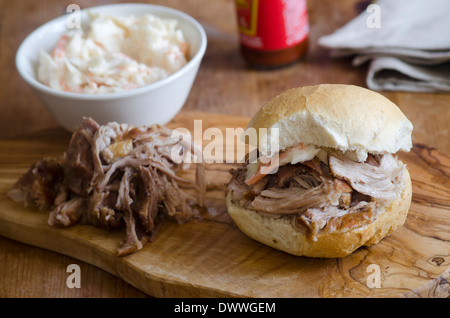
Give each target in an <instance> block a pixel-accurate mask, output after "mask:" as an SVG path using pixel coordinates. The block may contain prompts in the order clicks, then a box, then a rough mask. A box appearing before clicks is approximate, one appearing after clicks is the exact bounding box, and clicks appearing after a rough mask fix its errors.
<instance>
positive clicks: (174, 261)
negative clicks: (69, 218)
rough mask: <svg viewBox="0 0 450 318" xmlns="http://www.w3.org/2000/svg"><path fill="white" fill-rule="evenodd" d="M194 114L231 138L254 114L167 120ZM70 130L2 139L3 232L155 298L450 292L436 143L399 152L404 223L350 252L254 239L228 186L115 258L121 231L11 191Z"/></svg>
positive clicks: (447, 187) (218, 179) (448, 213)
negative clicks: (330, 253)
mask: <svg viewBox="0 0 450 318" xmlns="http://www.w3.org/2000/svg"><path fill="white" fill-rule="evenodd" d="M196 119H197V120H200V119H201V120H202V128H203V130H205V129H206V128H209V127H217V128H219V129H221V131H222V132H223V135H224V136H226V133H225V128H227V127H229V128H233V127H243V128H245V127H246V125H247V122H248V119H247V118H242V117H231V116H223V115H213V114H205V113H191V112H189V113H187V112H182V113H180V114H179V115H178V116H177V117H176V118H175V119H174V120H173V121H172V123H170V125H169V126H170V127H171V128H177V127H184V128H187V129H190V130H192V128H193V127H194V120H196ZM69 138H70V134H69V133H67V132H65V131H63V130H59V129H58V130H52V131H45V132H42V133H39V134H34V135H32V136H25V137H22V138H15V139H9V140H0V235H2V236H5V237H7V238H11V239H14V240H17V241H20V242H23V243H26V244H30V245H33V246H38V247H41V248H45V249H48V250H51V251H55V252H58V253H62V254H65V255H68V256H71V257H74V258H76V259H79V260H81V261H84V262H87V263H90V264H92V265H94V266H97V267H99V268H101V269H103V270H105V271H107V272H109V273H112V274H114V275H116V276H118V277H120V278H122V279H123V280H125V281H127V282H128V283H130V284H131V285H133V286H135V287H137V288H138V289H140V290H142V291H144V292H145V293H148V294H150V295H152V296H155V297H448V296H449V295H450V287H449V282H450V156H448V155H445V154H443V153H441V152H439V151H438V150H435V149H431V148H428V147H427V146H424V145H415V146H414V148H413V150H412V151H411V152H410V153H402V154H401V155H400V157H401V159H402V160H403V161H404V162H405V163H407V166H408V169H409V171H410V174H411V178H412V185H413V199H412V201H413V202H412V205H411V209H410V212H409V215H408V218H407V220H406V223H405V225H404V226H403V227H402V228H400V229H399V230H397V231H396V232H394V233H393V234H392V235H391V236H390V237H388V238H385V239H384V240H382V241H381V242H380V243H379V244H377V245H375V246H372V247H368V248H360V249H359V250H357V251H356V252H355V253H353V254H352V255H350V256H348V257H345V258H342V259H312V258H305V257H295V256H292V255H289V254H286V253H284V252H280V251H277V250H274V249H272V248H270V247H267V246H264V245H262V244H260V243H258V242H255V241H253V240H252V239H250V238H248V237H246V236H245V235H244V234H243V233H242V232H240V230H239V229H238V228H237V227H236V226H235V225H234V224H233V222H232V220H231V219H230V218H229V216H228V215H227V213H226V208H225V203H224V199H223V193H222V192H221V191H220V189H218V191H210V192H209V193H208V198H209V199H208V202H209V204H210V205H212V206H213V207H214V208H213V209H211V211H212V212H211V213H210V215H209V217H207V218H206V219H205V220H203V221H197V222H192V223H189V224H183V225H178V224H175V223H172V222H165V223H164V224H163V225H162V226H161V228H160V230H159V232H158V235H157V237H156V239H155V241H154V242H152V243H149V244H147V245H146V246H145V247H144V249H142V250H141V251H139V252H137V253H135V254H132V255H129V256H125V257H117V256H116V253H115V250H116V248H117V246H118V244H119V242H120V241H121V240H122V238H123V235H124V232H123V231H121V230H119V231H111V232H108V231H106V230H103V229H99V228H95V227H93V226H87V225H75V226H73V227H70V228H65V229H61V228H54V227H50V226H49V225H47V217H48V212H45V211H37V210H36V209H34V208H32V207H29V208H25V207H23V206H22V205H21V204H17V203H15V202H12V201H10V200H9V199H8V198H7V197H6V193H7V192H8V190H9V189H10V188H11V187H12V185H13V184H14V182H15V181H16V180H17V179H18V178H19V177H20V175H21V174H22V173H24V172H25V171H26V170H27V169H28V167H29V165H30V164H31V163H32V162H34V161H36V160H39V159H42V158H43V157H49V156H60V155H61V154H62V153H63V152H64V150H65V149H66V147H67V145H68V141H69ZM224 138H225V137H224ZM226 140H227V146H228V145H230V143H229V141H230V140H229V138H227V139H226ZM208 143H210V141H204V142H203V146H205V144H208ZM229 147H231V146H229ZM229 149H231V148H228V150H229ZM225 151H227V148H225ZM232 167H233V165H232V164H211V165H208V167H207V174H208V175H207V176H208V177H207V178H208V180H209V182H214V183H216V184H219V185H220V184H225V183H226V182H227V181H228V179H229V174H228V170H229V169H230V168H232ZM188 174H189V172H188ZM377 278H379V281H377ZM377 282H379V284H377Z"/></svg>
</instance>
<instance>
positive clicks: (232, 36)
mask: <svg viewBox="0 0 450 318" xmlns="http://www.w3.org/2000/svg"><path fill="white" fill-rule="evenodd" d="M117 2H144V3H155V4H161V5H165V6H169V7H173V8H175V9H179V10H182V11H184V12H186V13H188V14H190V15H191V16H193V17H194V18H195V19H197V20H198V21H199V22H200V23H201V24H202V25H203V27H204V28H205V30H206V33H207V36H208V48H207V51H206V54H205V57H204V59H203V62H202V64H201V67H200V70H199V72H198V75H197V78H196V80H195V83H194V85H193V87H192V91H191V94H190V95H189V97H188V99H187V101H186V104H185V106H184V110H189V111H203V112H208V113H214V114H224V115H232V116H247V117H248V116H251V115H253V114H254V113H255V112H256V111H257V109H258V108H259V107H260V106H261V105H262V104H263V103H264V102H265V101H267V100H268V99H269V98H271V97H273V96H275V95H276V94H278V93H280V92H282V91H284V90H286V89H288V88H291V87H295V86H302V85H313V84H319V83H344V84H355V85H360V86H363V87H365V86H366V84H365V76H366V70H367V65H364V66H361V67H356V68H355V67H353V66H352V65H351V59H332V58H331V57H330V52H329V51H327V50H325V49H323V48H321V47H319V46H318V45H317V40H318V39H319V37H321V36H323V35H326V34H329V33H331V32H333V31H334V30H336V29H337V28H339V27H341V26H343V25H344V24H345V23H347V22H348V21H350V20H351V19H352V18H353V17H355V16H356V15H357V14H359V13H360V12H361V11H362V10H364V5H367V3H368V1H364V0H339V1H333V0H311V1H308V13H309V19H310V27H311V31H310V41H309V43H310V46H309V49H308V52H307V54H306V56H305V57H304V59H302V60H301V61H299V62H298V63H295V64H293V65H291V66H290V67H287V68H283V69H278V70H273V71H266V72H261V71H255V70H252V69H250V68H248V67H247V66H246V64H245V63H244V61H243V60H242V58H241V56H240V54H239V44H238V37H237V27H236V18H235V14H234V5H233V1H232V0H214V1H211V0H150V1H139V0H130V1H120V0H89V1H88V0H76V1H73V0H71V1H61V0H39V1H35V0H20V1H12V0H0V69H1V72H0V101H1V104H0V139H2V141H4V140H5V138H9V137H15V136H23V137H24V138H23V139H22V142H23V145H22V146H27V147H29V148H28V149H29V151H28V155H29V156H30V157H29V159H30V160H36V159H40V156H41V155H42V154H44V153H48V154H49V155H51V154H54V153H58V152H59V151H63V150H64V149H63V148H64V147H65V145H63V142H61V141H64V140H68V138H69V135H68V133H66V132H64V131H62V130H61V129H60V128H59V125H58V123H57V122H56V121H55V119H54V118H53V117H52V116H51V114H50V113H49V112H48V111H47V110H46V108H45V107H44V105H43V104H42V103H41V102H40V101H39V100H38V98H37V97H36V96H35V95H34V94H33V93H32V91H31V89H30V88H29V87H28V86H27V85H26V83H25V82H24V81H23V80H22V79H21V78H20V76H19V74H18V73H17V70H16V67H15V61H14V59H15V54H16V51H17V49H18V47H19V45H20V43H21V42H22V41H23V39H24V38H25V37H26V36H27V35H28V34H29V33H31V32H32V31H33V30H34V29H36V28H37V27H39V26H40V25H42V24H43V23H45V22H47V21H49V20H51V19H54V18H56V17H58V16H60V15H62V14H64V13H65V12H66V8H67V6H68V5H69V4H71V3H77V4H79V5H80V7H81V8H87V7H91V6H97V5H104V4H109V3H117ZM381 93H382V94H383V95H385V96H387V97H388V98H389V99H391V100H392V101H393V102H395V103H396V104H397V105H399V107H400V108H401V110H402V111H403V112H404V113H405V115H406V116H407V117H408V118H409V119H410V120H411V122H412V123H413V125H414V132H413V141H414V142H415V143H416V144H417V143H421V144H426V145H428V146H429V147H434V148H437V149H439V150H440V151H442V152H444V153H447V154H449V153H450V138H449V135H450V131H449V129H450V126H449V125H448V123H449V122H450V94H442V93H437V94H426V93H406V92H381ZM43 129H53V138H55V139H56V140H57V142H55V145H48V144H45V143H42V142H40V141H41V140H42V139H40V138H41V137H42V136H43V135H45V134H47V133H48V130H45V132H42V130H43ZM44 139H45V138H44ZM10 147H11V148H9V149H8V151H7V153H4V154H0V156H1V157H2V160H3V161H2V166H0V170H1V171H2V172H1V174H0V180H4V179H5V180H11V173H12V172H11V171H9V172H7V171H5V169H4V164H16V168H17V169H25V168H26V165H27V164H28V163H24V162H14V161H13V160H14V159H13V158H14V156H10V153H14V151H15V150H14V149H16V148H17V147H18V146H17V145H15V143H11V144H10ZM58 147H59V148H58ZM427 149H428V148H427ZM427 160H429V161H428V162H429V165H430V167H433V165H434V164H435V162H434V161H433V157H432V156H430V157H429V158H428V159H427ZM430 169H431V168H430ZM20 171H22V170H20ZM8 178H10V179H8ZM429 178H430V179H431V183H428V186H427V187H428V188H427V190H428V191H430V192H431V193H432V192H433V191H434V190H433V186H432V184H433V182H434V181H433V180H434V179H433V177H429ZM427 181H430V180H428V179H427ZM430 184H431V185H430ZM416 186H417V185H416ZM441 197H443V198H444V197H446V196H445V193H444V195H442V196H441ZM418 199H419V200H425V198H420V197H419V198H418ZM423 202H425V201H423ZM435 230H436V231H439V232H442V230H440V228H436V229H435ZM430 235H431V236H432V235H433V234H430ZM73 263H76V264H79V265H80V267H81V271H82V275H83V278H84V279H83V285H82V286H83V287H82V288H80V289H69V288H67V286H66V278H67V275H68V274H67V272H66V268H67V266H68V265H69V264H73ZM0 277H1V279H0V297H147V295H146V294H145V293H143V292H141V291H140V290H138V289H136V288H135V287H133V286H131V285H130V284H128V283H126V282H124V281H123V280H122V279H120V278H116V277H115V276H113V275H111V274H109V273H107V272H105V271H103V270H100V269H98V268H97V267H95V266H91V265H89V264H87V263H85V262H81V261H79V260H76V259H74V258H71V257H68V256H63V255H61V254H57V253H54V252H50V251H47V250H44V249H40V248H35V247H32V246H30V245H26V244H21V243H18V242H17V241H13V240H9V239H7V238H4V237H0Z"/></svg>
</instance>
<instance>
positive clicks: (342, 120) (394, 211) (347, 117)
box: [226, 84, 413, 258]
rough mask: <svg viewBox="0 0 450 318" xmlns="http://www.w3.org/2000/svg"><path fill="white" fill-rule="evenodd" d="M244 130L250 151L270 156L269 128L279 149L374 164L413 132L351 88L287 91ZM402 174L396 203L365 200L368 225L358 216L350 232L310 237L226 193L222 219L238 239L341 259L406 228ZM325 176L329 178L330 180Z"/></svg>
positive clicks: (380, 102) (405, 144) (405, 146)
mask: <svg viewBox="0 0 450 318" xmlns="http://www.w3.org/2000/svg"><path fill="white" fill-rule="evenodd" d="M247 128H248V129H250V128H252V129H255V130H256V133H257V134H258V135H257V136H258V141H257V143H256V144H253V146H256V147H258V149H259V150H261V151H262V152H266V151H270V149H269V148H264V147H268V146H269V145H270V143H269V142H268V141H269V140H270V138H271V134H275V131H272V132H271V130H270V129H271V128H278V131H277V133H278V137H279V149H280V150H284V149H286V148H289V147H294V146H296V145H298V144H299V143H303V144H309V145H313V146H315V147H316V148H320V149H321V150H324V151H322V152H320V153H325V154H326V155H327V154H335V152H336V151H338V152H340V153H341V154H343V155H345V156H346V157H347V158H348V160H354V161H360V162H362V161H365V160H366V159H367V158H368V154H369V153H370V154H372V156H371V160H374V159H373V158H374V157H375V156H374V155H375V154H385V155H386V154H395V153H397V152H398V151H400V150H404V151H409V150H410V149H411V147H412V140H411V133H412V129H413V126H412V124H411V122H410V121H409V120H408V119H407V118H406V116H405V115H404V114H403V113H402V112H401V110H400V109H399V108H398V107H397V106H396V105H395V104H394V103H392V102H391V101H390V100H388V99H387V98H385V97H384V96H382V95H380V94H378V93H376V92H373V91H370V90H368V89H365V88H361V87H357V86H353V85H337V84H323V85H317V86H307V87H301V88H294V89H290V90H288V91H286V92H284V93H282V94H280V95H278V96H276V97H275V98H273V99H272V100H270V101H269V102H268V103H266V104H265V105H264V106H263V107H262V108H261V109H260V110H259V111H258V112H257V113H256V114H255V116H254V117H253V118H252V119H251V121H250V123H249V125H248V127H247ZM262 128H265V129H262ZM247 136H250V134H247ZM247 141H248V142H249V143H251V142H252V140H251V139H250V140H247ZM253 141H255V140H253ZM293 149H295V148H293ZM318 154H319V152H317V153H316V155H317V156H318ZM353 154H356V156H355V155H353ZM319 159H320V158H319ZM320 160H321V161H322V162H325V160H323V159H320ZM395 160H397V159H395ZM401 165H403V164H401ZM368 166H370V165H368ZM308 167H309V166H308ZM241 169H245V168H241ZM368 169H369V168H368ZM246 171H248V170H246ZM401 171H402V172H399V173H400V174H399V175H398V176H396V180H397V181H395V182H398V186H399V188H398V189H399V194H398V195H397V196H395V198H394V199H392V198H391V199H389V200H386V199H385V200H382V199H376V198H374V197H372V196H371V197H370V199H371V200H372V202H374V203H375V205H376V214H375V217H374V218H373V221H367V222H370V223H367V222H358V219H357V218H358V216H357V215H356V214H350V215H349V217H350V218H353V217H355V219H352V221H351V223H348V224H353V225H354V226H347V227H346V226H342V227H340V228H338V229H335V228H333V227H332V226H331V227H329V228H326V229H322V230H319V231H318V233H317V234H316V235H315V236H314V237H313V238H312V237H311V235H310V234H309V233H307V229H306V227H304V228H302V226H301V225H298V224H294V222H293V220H295V219H294V217H295V214H291V215H286V214H285V215H283V214H282V213H280V214H278V215H276V211H273V212H274V213H275V216H272V215H268V214H264V213H261V212H258V211H254V210H249V209H246V208H245V206H248V205H247V203H248V202H246V201H242V200H240V199H238V200H232V196H233V194H232V192H231V191H229V193H228V194H227V199H226V200H227V207H228V212H229V215H230V216H231V218H232V219H233V220H234V222H235V223H236V225H237V226H238V227H239V228H240V229H241V230H242V232H244V233H245V234H247V235H248V236H249V237H251V238H253V239H255V240H257V241H259V242H261V243H263V244H266V245H268V246H271V247H273V248H276V249H279V250H282V251H285V252H287V253H290V254H294V255H299V256H308V257H327V258H334V257H344V256H346V255H349V254H350V253H352V252H353V251H355V250H356V249H358V248H359V247H361V246H368V245H372V244H375V243H378V242H379V241H380V240H381V239H382V238H384V237H386V236H388V235H390V234H391V233H392V232H393V231H395V230H396V229H397V228H398V227H400V226H402V225H403V224H404V222H405V219H406V216H407V213H408V210H409V207H410V204H411V196H412V193H411V192H412V189H411V179H410V175H409V172H408V170H407V169H406V168H405V169H402V170H401ZM330 177H331V178H334V177H333V175H332V174H331V176H330ZM239 180H240V179H239ZM391 181H392V180H391ZM239 182H241V181H239ZM359 182H363V181H359ZM230 184H231V183H230ZM281 190H282V189H281ZM353 190H354V189H353ZM353 190H352V191H353ZM232 191H233V190H232ZM259 191H261V189H260V190H259ZM352 195H353V194H352ZM366 195H369V194H367V193H366ZM380 197H381V196H380ZM352 198H353V197H352ZM356 200H358V199H356ZM367 200H368V198H366V199H365V201H367ZM355 202H357V201H355ZM372 204H373V203H372ZM318 208H319V207H318ZM275 209H276V208H275ZM305 213H306V212H305ZM297 216H298V215H297ZM359 217H360V218H361V216H359ZM365 220H368V219H365ZM371 220H372V219H371ZM353 221H355V222H353ZM326 222H328V221H326ZM348 222H350V221H348ZM358 224H359V225H358Z"/></svg>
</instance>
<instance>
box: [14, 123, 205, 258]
mask: <svg viewBox="0 0 450 318" xmlns="http://www.w3.org/2000/svg"><path fill="white" fill-rule="evenodd" d="M171 133H172V131H171V130H170V129H168V128H165V127H162V126H158V125H154V126H151V127H134V126H132V125H128V124H117V123H109V124H107V125H104V126H100V125H98V124H97V123H96V122H95V121H94V120H92V119H89V118H85V119H84V120H83V123H82V125H81V126H80V127H79V128H78V129H77V130H76V131H75V132H74V134H73V135H72V138H71V141H70V144H69V147H68V149H67V151H66V153H65V154H64V156H63V157H62V158H48V159H43V160H41V161H38V162H36V163H34V164H33V165H32V166H31V167H30V169H29V170H28V172H26V173H25V174H24V175H23V176H22V177H21V178H20V179H19V180H18V181H17V183H16V184H15V185H14V188H13V189H12V190H11V191H10V192H9V193H8V196H9V197H10V198H11V199H13V200H14V201H17V202H24V203H26V204H27V203H33V204H36V205H37V206H38V207H39V208H41V209H46V210H50V215H49V219H48V223H49V224H50V225H53V226H63V227H67V226H70V225H73V224H75V223H81V224H92V225H94V226H98V227H103V228H105V229H116V228H121V227H123V226H125V228H126V236H125V238H124V240H123V242H122V243H121V244H120V246H119V247H118V249H117V253H118V255H120V256H123V255H127V254H130V253H133V252H135V251H137V250H140V249H141V248H142V247H143V246H144V245H145V244H146V243H147V242H148V241H149V240H151V239H152V238H153V237H154V234H155V231H156V227H157V225H158V222H159V221H160V220H162V219H166V218H169V219H173V220H175V221H177V222H179V223H184V222H188V221H191V220H192V219H194V218H196V217H197V216H198V215H199V210H200V209H201V207H202V206H203V204H204V195H205V178H204V166H203V164H202V163H197V164H196V178H195V182H194V181H191V180H187V179H184V178H181V177H179V176H178V175H177V172H178V171H180V170H182V169H186V168H187V164H186V163H185V162H194V158H195V156H197V155H199V154H198V153H197V154H196V153H195V152H196V151H195V149H194V148H193V147H192V146H191V144H192V145H193V143H191V142H187V140H186V139H185V138H179V139H175V140H174V139H171ZM174 147H175V148H174ZM173 151H175V152H176V153H178V154H179V155H180V156H181V157H183V158H184V159H186V158H188V157H190V159H191V160H190V161H188V160H184V161H183V162H182V163H180V164H177V163H175V162H174V161H173V160H172V159H171V153H172V152H173ZM200 155H201V154H200ZM192 189H194V190H195V191H189V190H192ZM192 192H194V193H196V195H192V194H190V193H192Z"/></svg>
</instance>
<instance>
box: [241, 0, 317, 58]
mask: <svg viewBox="0 0 450 318" xmlns="http://www.w3.org/2000/svg"><path fill="white" fill-rule="evenodd" d="M236 12H237V19H238V26H239V35H240V40H241V43H242V44H243V45H245V46H248V47H250V48H253V49H260V50H282V49H286V48H289V47H292V46H295V45H297V44H299V43H300V42H302V41H303V40H305V39H306V37H307V36H308V34H309V23H308V11H307V6H306V0H236Z"/></svg>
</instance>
